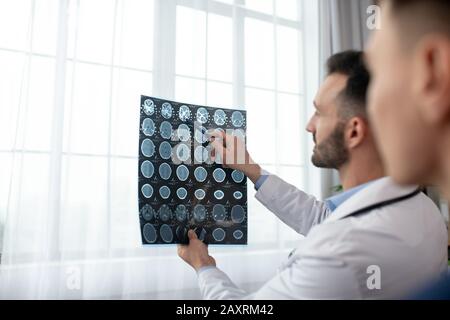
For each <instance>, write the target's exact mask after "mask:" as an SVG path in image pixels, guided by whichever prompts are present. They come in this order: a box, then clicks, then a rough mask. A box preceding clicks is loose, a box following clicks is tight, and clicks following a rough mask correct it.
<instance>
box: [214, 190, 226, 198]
mask: <svg viewBox="0 0 450 320" xmlns="http://www.w3.org/2000/svg"><path fill="white" fill-rule="evenodd" d="M214 197H215V198H216V199H217V200H222V199H223V197H225V193H223V191H222V190H216V191H214Z"/></svg>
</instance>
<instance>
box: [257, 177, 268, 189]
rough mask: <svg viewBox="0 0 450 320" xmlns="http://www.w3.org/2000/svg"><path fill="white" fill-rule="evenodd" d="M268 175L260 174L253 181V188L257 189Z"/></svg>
mask: <svg viewBox="0 0 450 320" xmlns="http://www.w3.org/2000/svg"><path fill="white" fill-rule="evenodd" d="M268 177H269V176H268V175H267V174H263V175H261V176H260V177H259V178H258V180H256V182H255V190H256V191H258V189H259V188H261V186H262V185H263V184H264V181H266V180H267V178H268Z"/></svg>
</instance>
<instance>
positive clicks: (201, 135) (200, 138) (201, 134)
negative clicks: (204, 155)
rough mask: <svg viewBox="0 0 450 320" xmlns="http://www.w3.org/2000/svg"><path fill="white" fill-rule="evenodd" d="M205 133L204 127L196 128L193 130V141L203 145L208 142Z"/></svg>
mask: <svg viewBox="0 0 450 320" xmlns="http://www.w3.org/2000/svg"><path fill="white" fill-rule="evenodd" d="M207 132H208V130H206V128H205V127H203V126H198V127H197V128H195V133H194V137H195V140H196V141H197V142H198V143H200V144H203V143H205V142H206V141H208V136H207Z"/></svg>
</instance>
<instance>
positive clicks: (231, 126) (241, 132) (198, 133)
mask: <svg viewBox="0 0 450 320" xmlns="http://www.w3.org/2000/svg"><path fill="white" fill-rule="evenodd" d="M246 125H247V123H246V113H245V111H242V110H231V109H223V108H212V107H207V106H198V105H190V104H185V103H178V102H174V101H167V100H162V99H158V98H154V97H147V96H141V104H140V127H139V166H138V171H139V182H138V183H139V188H138V192H139V197H138V198H139V221H140V227H141V236H142V243H143V244H144V245H155V244H158V245H161V244H176V243H187V242H188V238H187V232H188V231H189V230H190V229H193V230H195V232H196V234H197V236H198V237H199V238H200V239H201V240H203V241H204V242H205V243H208V244H223V245H238V244H247V222H248V219H247V211H248V207H247V177H246V176H245V175H244V174H243V173H242V172H241V171H238V170H233V169H230V168H225V167H223V166H222V164H221V163H222V162H221V159H220V157H216V158H212V157H211V156H212V154H211V153H212V151H213V149H212V147H211V146H210V144H209V142H210V139H209V138H210V136H209V134H210V133H211V131H214V130H220V131H224V132H227V133H228V134H231V135H234V136H236V137H238V138H239V139H242V140H243V141H244V142H245V140H246Z"/></svg>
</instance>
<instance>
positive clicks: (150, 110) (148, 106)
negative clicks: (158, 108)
mask: <svg viewBox="0 0 450 320" xmlns="http://www.w3.org/2000/svg"><path fill="white" fill-rule="evenodd" d="M142 111H144V113H145V114H146V115H148V116H152V115H153V114H154V113H155V103H154V102H153V100H152V99H145V100H144V103H143V104H142Z"/></svg>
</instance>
